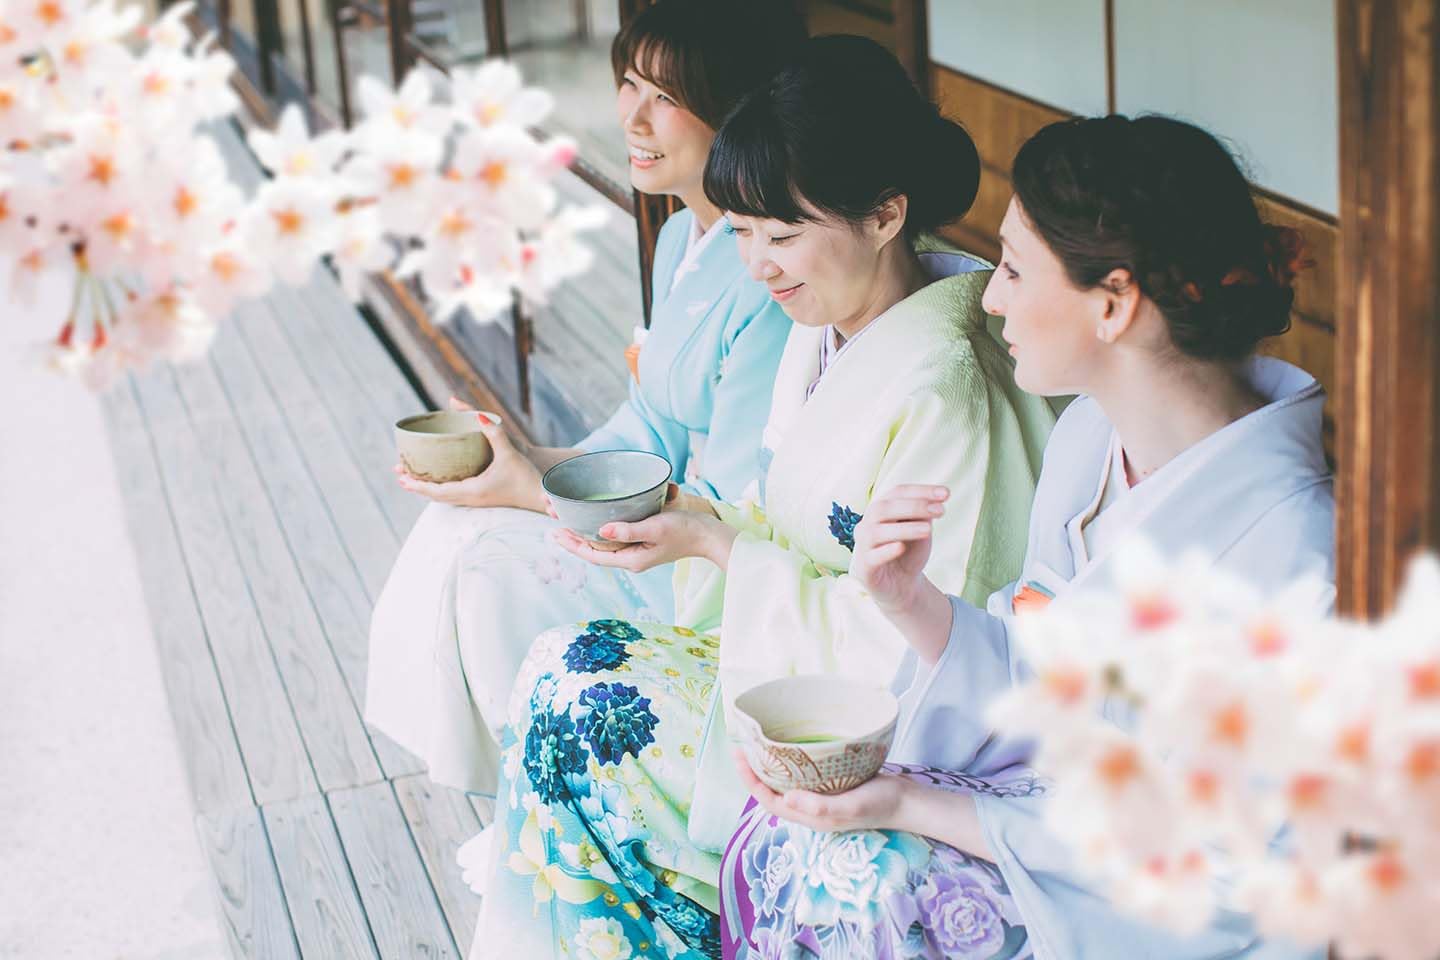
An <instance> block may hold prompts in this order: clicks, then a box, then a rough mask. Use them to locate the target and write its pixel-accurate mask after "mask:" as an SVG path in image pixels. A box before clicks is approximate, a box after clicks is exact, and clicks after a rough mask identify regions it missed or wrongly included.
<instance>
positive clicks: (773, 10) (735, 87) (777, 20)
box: [610, 0, 805, 130]
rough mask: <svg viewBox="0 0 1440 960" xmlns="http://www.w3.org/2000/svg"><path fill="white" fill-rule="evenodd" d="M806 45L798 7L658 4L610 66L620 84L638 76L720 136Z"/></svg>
mask: <svg viewBox="0 0 1440 960" xmlns="http://www.w3.org/2000/svg"><path fill="white" fill-rule="evenodd" d="M804 40H805V24H804V22H803V21H802V20H801V19H800V16H799V14H798V13H797V12H796V7H795V4H793V3H787V2H778V0H658V2H656V3H655V4H654V5H653V6H650V7H646V8H645V9H644V10H642V11H641V12H640V13H639V14H637V15H636V16H635V18H634V19H632V20H631V21H630V22H629V23H627V24H626V25H625V29H623V30H621V31H620V33H619V35H618V36H616V37H615V42H614V43H612V44H611V45H610V67H611V69H612V70H614V72H615V83H616V85H617V86H618V85H619V84H620V82H621V81H622V80H623V79H624V78H625V71H627V70H634V71H636V72H637V73H639V74H640V76H641V77H643V78H644V79H645V80H648V81H649V82H650V83H653V84H655V86H657V87H659V88H660V89H661V90H664V91H665V92H666V93H667V94H669V95H670V96H672V97H673V98H674V99H675V100H676V102H678V103H679V104H680V105H681V106H682V107H684V108H685V109H686V110H689V111H690V112H691V113H693V114H695V116H697V117H699V118H700V119H701V120H703V121H705V123H706V124H707V125H709V126H710V127H711V128H712V129H715V130H718V129H720V125H721V124H722V123H724V122H725V116H726V115H727V114H728V113H729V112H730V111H731V110H732V109H734V107H735V105H736V104H737V103H739V102H740V99H741V98H742V97H744V96H745V94H747V93H749V92H750V91H751V90H754V89H755V88H756V87H758V86H760V85H761V84H762V83H764V82H765V81H766V80H769V79H770V78H771V77H772V76H773V75H774V74H775V72H776V71H777V70H779V69H780V67H781V66H782V65H783V64H784V63H785V62H786V60H788V59H789V57H790V55H791V54H792V53H793V52H794V51H795V49H796V47H798V46H799V45H800V44H801V43H802V42H803V41H804Z"/></svg>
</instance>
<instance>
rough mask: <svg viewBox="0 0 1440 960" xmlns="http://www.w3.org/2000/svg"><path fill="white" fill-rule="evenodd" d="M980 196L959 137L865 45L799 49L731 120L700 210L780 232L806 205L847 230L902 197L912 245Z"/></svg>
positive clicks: (971, 155)
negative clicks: (773, 225)
mask: <svg viewBox="0 0 1440 960" xmlns="http://www.w3.org/2000/svg"><path fill="white" fill-rule="evenodd" d="M979 186H980V157H979V154H978V153H977V152H976V150H975V143H974V141H973V140H971V139H970V135H969V134H968V133H966V132H965V128H963V127H961V126H960V125H959V124H958V123H955V122H953V121H951V120H947V119H945V118H944V117H942V116H941V115H940V113H939V111H938V110H936V108H935V105H934V104H933V103H931V102H930V100H929V99H927V98H926V97H925V96H923V95H922V94H921V93H920V91H919V90H917V89H916V88H915V84H914V83H912V82H911V80H910V77H909V75H908V74H906V73H905V69H904V68H903V67H902V66H901V65H900V62H899V61H898V60H896V59H895V57H894V55H893V54H891V53H890V52H889V51H888V50H886V49H885V48H884V47H882V46H880V45H879V44H878V43H876V42H875V41H873V40H868V39H866V38H864V37H849V36H833V37H815V38H814V39H812V40H810V41H808V42H807V43H806V44H805V45H804V47H803V49H802V50H801V52H800V54H799V55H798V56H797V57H796V58H795V61H794V62H793V63H792V64H791V65H790V66H788V67H786V68H785V69H783V70H781V71H780V73H778V74H777V75H776V76H775V79H773V80H771V81H770V83H768V84H766V85H765V86H764V87H762V88H760V89H759V90H756V91H755V92H754V93H752V94H751V95H750V96H748V97H747V98H746V99H745V101H744V102H743V103H741V105H740V106H739V107H738V108H736V110H735V112H734V113H732V114H731V115H730V118H729V119H728V120H726V121H725V125H724V126H723V127H721V128H720V132H719V133H717V134H716V135H715V142H714V143H713V144H712V145H711V147H710V158H709V160H708V161H707V163H706V164H705V195H706V196H707V197H708V198H709V199H710V202H711V203H713V204H715V205H716V206H718V207H719V208H720V209H722V210H727V211H730V212H731V213H738V214H741V215H743V216H749V217H763V218H765V219H770V220H779V221H781V222H782V223H799V222H801V221H802V220H806V219H811V217H809V216H807V215H806V213H805V209H804V207H805V206H806V205H808V206H809V207H810V208H813V209H814V210H816V211H819V212H820V213H822V214H827V215H829V216H833V217H837V218H839V219H842V220H846V221H848V222H851V223H856V222H859V221H861V220H863V219H865V218H866V217H869V216H871V215H872V214H873V213H874V212H875V211H876V210H877V209H878V208H879V207H880V206H881V205H882V204H883V203H885V202H886V201H887V200H890V199H891V198H893V197H895V196H897V195H900V194H904V195H905V197H906V198H907V200H908V201H909V204H908V207H907V213H906V220H905V231H906V235H907V236H908V237H911V238H912V239H913V237H914V236H915V235H916V234H919V233H923V232H927V231H931V230H934V229H935V228H936V227H939V226H940V225H942V224H945V223H949V222H950V221H951V220H955V219H957V218H959V217H961V216H963V215H964V214H965V213H966V212H967V211H968V210H969V209H970V205H971V204H972V203H973V202H974V201H975V193H976V191H977V190H978V189H979Z"/></svg>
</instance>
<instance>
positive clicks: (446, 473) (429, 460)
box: [395, 410, 501, 483]
mask: <svg viewBox="0 0 1440 960" xmlns="http://www.w3.org/2000/svg"><path fill="white" fill-rule="evenodd" d="M480 412H481V411H462V410H438V411H435V412H433V413H418V414H416V415H415V416H413V417H406V418H405V419H403V420H400V421H398V422H397V423H396V424H395V446H396V447H397V448H398V449H399V451H400V463H401V465H402V466H404V467H405V470H406V472H407V473H409V474H410V476H412V477H414V478H416V479H417V480H427V481H429V482H431V483H450V482H451V481H454V480H464V479H465V478H466V477H473V476H475V475H476V474H478V473H479V472H480V471H482V470H484V469H485V468H486V467H488V466H490V461H491V459H492V458H493V456H494V454H493V452H492V451H491V449H490V441H489V440H486V439H485V434H483V433H481V432H480V422H479V413H480ZM485 416H486V417H488V418H490V421H491V422H492V423H500V422H501V421H500V418H499V417H497V416H496V415H495V414H493V413H486V414H485Z"/></svg>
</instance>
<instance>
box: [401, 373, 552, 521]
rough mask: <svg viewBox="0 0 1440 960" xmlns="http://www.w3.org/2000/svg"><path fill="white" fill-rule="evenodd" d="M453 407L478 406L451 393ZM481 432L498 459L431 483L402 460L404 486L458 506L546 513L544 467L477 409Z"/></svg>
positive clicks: (402, 483) (411, 490) (471, 408)
mask: <svg viewBox="0 0 1440 960" xmlns="http://www.w3.org/2000/svg"><path fill="white" fill-rule="evenodd" d="M450 409H452V410H460V411H470V410H473V409H474V408H473V407H471V406H469V405H468V404H466V403H464V402H462V401H460V400H458V399H456V398H454V397H451V398H450ZM475 416H476V417H477V418H478V421H479V426H480V432H481V433H483V434H484V435H485V439H486V440H488V441H490V448H491V450H492V451H493V452H494V459H493V460H492V461H491V463H490V465H489V466H488V467H486V468H485V469H484V470H482V471H481V472H480V473H478V474H476V475H475V476H473V477H467V478H466V479H464V480H453V481H451V482H449V483H431V482H429V481H427V480H421V479H419V478H418V477H414V476H411V475H410V473H409V472H407V471H406V470H405V468H404V466H402V465H401V464H398V463H397V464H396V465H395V474H396V476H397V477H398V478H399V481H400V486H402V487H404V488H405V489H406V490H408V491H410V492H411V493H418V494H419V495H420V496H422V497H427V498H429V499H431V500H434V501H435V502H436V503H448V504H451V505H452V506H457V507H518V508H520V509H522V510H534V511H536V512H537V513H544V512H545V510H546V507H547V506H548V501H547V500H546V498H545V493H544V491H543V490H542V489H541V488H540V471H539V470H537V469H536V468H535V465H534V464H533V463H531V462H530V461H529V459H527V458H526V456H525V455H524V454H523V453H521V452H520V451H519V450H518V449H516V447H515V444H514V443H512V442H511V441H510V437H509V435H508V434H506V433H505V428H504V427H502V426H501V425H500V424H498V423H494V422H492V421H491V420H490V419H489V418H488V417H486V416H485V415H484V414H482V413H479V412H477V413H476V414H475Z"/></svg>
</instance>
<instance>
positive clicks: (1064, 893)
mask: <svg viewBox="0 0 1440 960" xmlns="http://www.w3.org/2000/svg"><path fill="white" fill-rule="evenodd" d="M1046 802H1047V801H1046V799H1045V798H1044V797H997V796H992V795H986V794H977V795H976V796H975V806H976V809H977V811H978V812H979V817H980V827H981V830H982V831H984V834H985V839H986V840H987V841H988V843H989V845H990V849H991V853H992V854H993V855H994V857H995V864H996V866H998V867H999V868H1000V872H1001V874H1002V875H1003V876H1004V878H1005V884H1006V886H1007V887H1008V888H1009V890H1010V895H1011V897H1013V898H1014V900H1015V906H1016V907H1018V908H1019V911H1020V915H1021V916H1022V917H1024V918H1025V928H1026V931H1027V932H1028V934H1029V936H1030V942H1031V943H1032V944H1033V945H1034V947H1035V955H1036V957H1037V958H1044V960H1061V958H1065V960H1068V958H1072V957H1074V958H1088V957H1127V958H1134V960H1222V958H1224V960H1229V958H1242V957H1243V958H1246V960H1324V958H1325V955H1326V953H1325V950H1324V948H1323V947H1322V948H1310V949H1307V948H1303V947H1298V946H1295V945H1293V944H1289V943H1286V942H1282V941H1262V940H1260V939H1259V938H1258V937H1257V936H1256V933H1255V931H1254V929H1253V927H1252V926H1251V925H1250V922H1249V921H1248V919H1247V918H1246V917H1244V916H1242V915H1240V914H1236V913H1232V912H1227V911H1222V912H1220V913H1219V914H1217V916H1216V918H1215V919H1214V921H1213V922H1212V923H1211V925H1210V927H1209V928H1207V929H1206V930H1204V931H1202V932H1201V933H1199V934H1197V935H1195V936H1188V937H1182V936H1179V935H1177V934H1173V933H1170V932H1168V931H1165V930H1161V929H1159V928H1156V927H1153V926H1150V925H1149V924H1146V923H1145V922H1143V921H1141V920H1138V919H1136V918H1134V917H1132V916H1130V915H1129V914H1127V913H1125V912H1123V911H1121V910H1119V909H1117V908H1116V907H1115V906H1114V905H1113V904H1111V903H1110V902H1109V901H1108V900H1107V899H1106V898H1105V897H1104V896H1103V894H1101V893H1100V892H1098V891H1096V890H1093V889H1091V888H1089V887H1088V886H1087V885H1086V881H1085V880H1084V879H1083V878H1082V877H1081V876H1080V875H1079V871H1078V870H1077V867H1076V864H1075V862H1074V860H1073V858H1072V856H1071V855H1070V853H1069V851H1068V850H1066V849H1065V848H1064V847H1063V846H1062V845H1061V843H1060V842H1059V841H1058V840H1057V839H1056V838H1055V837H1054V835H1053V834H1051V833H1050V832H1049V831H1048V830H1047V829H1046V827H1045V824H1044V820H1043V817H1044V810H1045V803H1046Z"/></svg>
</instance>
